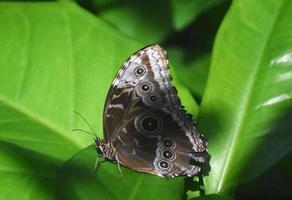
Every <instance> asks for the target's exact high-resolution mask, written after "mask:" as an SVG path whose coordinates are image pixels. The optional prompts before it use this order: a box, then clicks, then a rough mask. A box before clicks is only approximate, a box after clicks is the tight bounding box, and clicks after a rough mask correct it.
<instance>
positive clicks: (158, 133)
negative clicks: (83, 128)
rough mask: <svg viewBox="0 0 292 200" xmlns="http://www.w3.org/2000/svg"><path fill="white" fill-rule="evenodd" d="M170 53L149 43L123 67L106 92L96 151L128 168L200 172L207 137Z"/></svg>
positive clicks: (160, 173) (167, 174)
mask: <svg viewBox="0 0 292 200" xmlns="http://www.w3.org/2000/svg"><path fill="white" fill-rule="evenodd" d="M171 79H172V78H171V76H170V73H169V70H168V59H167V56H166V52H165V51H164V50H163V49H162V48H161V47H160V46H159V45H150V46H147V47H144V48H143V49H141V50H139V51H138V52H136V53H135V54H133V55H132V56H131V57H130V58H129V59H128V60H127V61H126V62H125V63H124V64H123V65H122V67H121V68H120V70H119V71H118V73H117V75H116V77H115V78H114V80H113V82H112V85H111V87H110V90H109V92H108V95H107V98H106V102H105V107H104V114H103V126H104V139H99V138H96V139H95V145H96V147H97V150H98V151H99V152H100V153H102V154H103V156H104V157H105V158H107V159H109V160H111V161H115V162H117V163H118V164H121V165H123V166H126V167H128V168H130V169H133V170H136V171H139V172H146V173H150V174H155V175H158V176H162V177H174V176H180V175H187V176H194V175H197V174H198V173H199V172H200V170H201V167H202V165H203V164H204V163H206V160H207V158H208V153H207V151H206V145H207V144H206V141H205V140H204V138H203V136H202V135H200V134H199V133H198V132H197V130H196V127H195V124H194V122H193V121H192V118H191V116H190V115H188V114H186V112H185V110H184V109H183V107H182V105H181V103H180V99H179V97H178V96H177V92H176V89H175V87H174V86H173V85H172V83H171Z"/></svg>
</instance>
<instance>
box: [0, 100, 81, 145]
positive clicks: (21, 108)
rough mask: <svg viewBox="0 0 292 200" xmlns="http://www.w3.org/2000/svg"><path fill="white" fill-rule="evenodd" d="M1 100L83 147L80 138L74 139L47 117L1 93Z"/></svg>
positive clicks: (73, 143)
mask: <svg viewBox="0 0 292 200" xmlns="http://www.w3.org/2000/svg"><path fill="white" fill-rule="evenodd" d="M0 102H2V103H3V104H5V105H7V106H8V107H10V108H11V109H12V110H16V111H18V112H19V113H21V114H23V115H25V116H27V117H28V118H30V119H32V120H33V121H35V122H37V123H39V124H41V125H42V126H44V127H46V128H48V129H50V130H52V132H54V133H56V134H58V135H60V136H62V137H63V138H64V139H65V140H67V141H70V142H71V143H72V145H73V146H75V147H76V148H77V149H81V148H82V147H83V145H82V143H80V142H79V141H78V140H76V139H74V137H69V135H67V134H66V131H65V130H62V129H61V128H59V127H57V126H55V125H54V124H53V123H51V122H50V121H48V120H47V119H46V118H44V117H41V116H39V115H37V114H36V113H34V112H32V111H30V110H29V109H27V108H25V107H23V106H21V105H20V104H17V103H14V102H12V101H11V100H9V99H7V98H6V97H5V96H1V95H0Z"/></svg>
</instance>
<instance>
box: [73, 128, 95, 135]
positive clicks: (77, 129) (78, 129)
mask: <svg viewBox="0 0 292 200" xmlns="http://www.w3.org/2000/svg"><path fill="white" fill-rule="evenodd" d="M72 131H73V132H74V131H80V132H83V133H87V134H90V135H93V136H94V137H96V134H93V133H91V132H88V131H85V130H82V129H80V128H75V129H72Z"/></svg>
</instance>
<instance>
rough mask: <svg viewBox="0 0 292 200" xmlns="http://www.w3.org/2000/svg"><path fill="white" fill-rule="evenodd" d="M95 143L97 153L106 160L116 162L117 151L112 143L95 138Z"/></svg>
mask: <svg viewBox="0 0 292 200" xmlns="http://www.w3.org/2000/svg"><path fill="white" fill-rule="evenodd" d="M94 143H95V146H96V149H97V152H98V153H100V154H102V155H103V156H104V157H105V158H108V159H110V160H114V159H115V156H116V150H115V148H114V147H113V146H112V144H111V143H109V142H106V141H104V140H103V139H100V138H95V139H94Z"/></svg>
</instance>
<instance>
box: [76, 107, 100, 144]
mask: <svg viewBox="0 0 292 200" xmlns="http://www.w3.org/2000/svg"><path fill="white" fill-rule="evenodd" d="M74 113H75V114H76V115H78V116H79V117H80V118H81V119H82V120H83V121H84V122H85V123H86V124H87V126H88V127H89V129H90V130H91V131H92V133H91V132H87V131H84V130H81V129H73V130H72V131H82V132H84V133H89V134H91V135H94V136H95V137H96V138H97V134H96V132H95V131H94V129H93V128H92V127H91V126H90V124H89V122H88V121H87V120H86V119H85V118H84V117H83V116H82V115H81V114H80V113H79V112H77V111H76V110H74ZM93 133H94V134H93Z"/></svg>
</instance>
